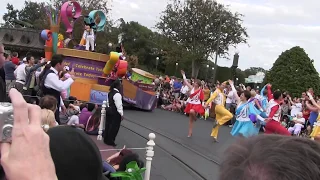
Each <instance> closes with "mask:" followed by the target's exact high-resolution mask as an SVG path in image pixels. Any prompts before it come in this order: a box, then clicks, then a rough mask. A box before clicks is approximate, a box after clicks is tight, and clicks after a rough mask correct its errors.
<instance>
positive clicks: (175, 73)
mask: <svg viewBox="0 0 320 180" xmlns="http://www.w3.org/2000/svg"><path fill="white" fill-rule="evenodd" d="M178 65H179V63H177V62H176V71H175V72H174V75H175V76H177V71H178Z"/></svg>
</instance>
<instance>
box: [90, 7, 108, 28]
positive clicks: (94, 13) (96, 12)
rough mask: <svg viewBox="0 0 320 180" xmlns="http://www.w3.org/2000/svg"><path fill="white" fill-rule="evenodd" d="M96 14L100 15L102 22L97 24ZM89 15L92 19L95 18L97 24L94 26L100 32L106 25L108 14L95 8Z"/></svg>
mask: <svg viewBox="0 0 320 180" xmlns="http://www.w3.org/2000/svg"><path fill="white" fill-rule="evenodd" d="M96 15H99V17H100V22H99V24H97V22H96V21H95V16H96ZM88 16H89V17H90V19H91V21H92V20H93V21H94V23H95V26H94V27H92V28H93V29H94V30H96V31H98V32H99V31H103V30H104V26H105V25H106V21H107V18H106V15H105V14H104V13H103V12H102V11H100V10H93V11H91V12H90V13H89V15H88Z"/></svg>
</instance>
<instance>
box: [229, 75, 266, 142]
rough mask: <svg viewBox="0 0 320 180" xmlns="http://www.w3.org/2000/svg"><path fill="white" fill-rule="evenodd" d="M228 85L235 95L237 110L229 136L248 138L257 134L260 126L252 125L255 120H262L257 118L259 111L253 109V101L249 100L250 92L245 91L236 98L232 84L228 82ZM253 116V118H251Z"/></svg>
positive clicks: (236, 94) (235, 91)
mask: <svg viewBox="0 0 320 180" xmlns="http://www.w3.org/2000/svg"><path fill="white" fill-rule="evenodd" d="M229 84H230V86H231V88H232V91H233V92H234V94H235V98H236V102H237V109H236V113H235V114H236V123H235V124H234V126H233V128H232V130H231V135H232V136H238V135H242V136H244V137H250V136H254V135H258V134H259V129H260V125H258V124H259V123H256V124H254V121H252V118H254V120H255V119H256V118H258V119H263V118H262V117H259V111H258V109H257V108H256V107H255V105H254V103H252V102H253V100H254V99H252V98H251V95H252V94H251V92H249V91H247V90H245V91H243V92H242V93H241V95H240V97H239V96H238V93H237V90H236V89H235V87H234V85H233V82H232V81H231V80H229ZM253 116H254V117H253Z"/></svg>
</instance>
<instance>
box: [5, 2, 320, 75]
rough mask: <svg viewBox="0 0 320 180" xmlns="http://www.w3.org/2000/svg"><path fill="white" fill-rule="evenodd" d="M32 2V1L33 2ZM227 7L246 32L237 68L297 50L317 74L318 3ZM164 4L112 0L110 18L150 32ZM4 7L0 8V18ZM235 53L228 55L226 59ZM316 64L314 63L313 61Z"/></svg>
mask: <svg viewBox="0 0 320 180" xmlns="http://www.w3.org/2000/svg"><path fill="white" fill-rule="evenodd" d="M34 1H35V0H34ZM218 1H219V2H221V3H224V4H226V5H230V6H229V8H230V9H231V10H232V11H234V12H235V11H237V12H239V13H242V14H244V15H245V17H244V25H245V27H247V29H248V33H249V35H250V38H249V40H248V42H249V46H248V45H245V44H241V45H239V46H238V47H237V50H239V51H240V60H239V67H240V68H242V69H244V68H248V67H251V66H262V67H264V68H270V67H271V66H272V64H273V62H274V61H275V60H276V59H277V57H278V56H279V55H280V54H281V52H283V51H285V50H287V49H289V48H291V47H293V46H301V47H302V48H304V49H305V50H306V52H307V53H308V54H309V57H310V58H312V59H314V60H315V66H316V68H317V70H318V71H320V54H319V53H317V52H318V51H319V50H318V46H320V42H319V38H318V37H320V23H319V25H318V23H317V22H318V17H319V15H320V12H319V11H318V7H319V6H320V1H318V0H308V2H307V3H304V2H303V1H300V0H281V1H280V0H218ZM23 2H24V1H23V0H14V1H13V0H2V4H3V5H4V4H6V3H11V4H13V5H14V6H15V7H17V8H21V7H22V6H23ZM167 2H168V0H153V1H146V0H130V1H129V0H113V3H112V5H113V6H112V11H111V18H112V19H119V18H124V20H126V21H138V22H139V23H141V24H142V25H144V26H147V27H149V28H153V27H154V25H155V24H156V22H157V21H158V19H159V17H160V13H161V11H163V10H164V9H165V7H166V4H167ZM4 12H5V6H1V7H0V16H1V15H2V14H3V13H4ZM235 51H236V50H235V49H233V50H231V51H230V57H231V58H232V56H233V53H234V52H235ZM317 60H318V61H317ZM218 64H219V65H223V66H231V64H232V61H230V60H229V61H228V60H225V59H219V62H218Z"/></svg>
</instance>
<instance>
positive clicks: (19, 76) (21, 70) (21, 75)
mask: <svg viewBox="0 0 320 180" xmlns="http://www.w3.org/2000/svg"><path fill="white" fill-rule="evenodd" d="M22 62H23V63H22V64H20V65H19V66H18V67H17V69H16V70H15V71H14V75H15V76H16V83H15V88H16V89H17V90H18V91H19V92H20V93H22V91H23V86H24V83H25V82H26V71H25V69H26V65H27V64H28V63H27V58H26V57H25V58H23V60H22Z"/></svg>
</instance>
